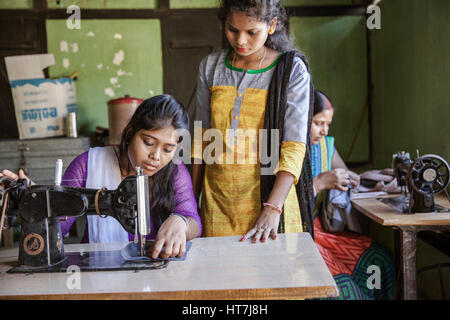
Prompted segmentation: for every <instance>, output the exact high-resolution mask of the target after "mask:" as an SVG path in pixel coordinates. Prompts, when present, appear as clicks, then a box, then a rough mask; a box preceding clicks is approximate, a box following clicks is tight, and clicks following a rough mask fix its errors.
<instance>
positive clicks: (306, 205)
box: [260, 51, 314, 239]
mask: <svg viewBox="0 0 450 320" xmlns="http://www.w3.org/2000/svg"><path fill="white" fill-rule="evenodd" d="M295 56H297V57H299V58H300V59H302V61H303V62H304V64H305V65H306V68H307V70H308V72H309V71H310V70H309V64H308V60H307V59H306V57H305V56H304V55H303V54H302V53H300V52H298V51H289V52H286V53H284V54H283V55H282V57H281V58H280V60H279V61H278V64H277V66H276V68H275V71H274V73H273V76H272V80H271V82H270V86H269V94H268V97H267V104H266V112H265V116H264V129H265V130H267V131H266V132H267V150H268V152H270V151H271V150H272V149H271V144H272V141H271V134H270V132H271V131H270V130H272V129H278V130H280V132H281V134H280V135H279V139H280V141H278V143H279V150H278V152H279V154H280V153H281V143H282V141H283V127H284V117H285V114H286V101H287V91H288V88H289V80H290V76H291V72H292V66H293V62H294V57H295ZM309 96H310V101H309V112H308V134H307V141H306V152H305V158H304V160H303V167H302V172H301V174H300V179H299V181H298V183H297V185H296V186H295V188H296V192H297V198H298V202H299V206H300V214H301V218H302V224H303V231H305V232H309V233H310V234H311V237H312V238H313V239H314V226H313V199H314V193H313V187H312V180H313V179H312V169H311V139H310V136H311V122H312V117H313V110H314V86H313V84H312V80H311V82H310V94H309ZM271 156H272V155H271ZM266 166H267V167H269V166H270V164H269V165H266ZM261 167H264V165H263V164H261ZM275 178H276V176H275V175H261V180H260V181H261V183H260V185H261V187H260V190H261V208H263V205H262V204H263V203H264V202H266V201H267V199H268V198H269V195H270V192H271V191H272V188H273V185H274V183H275ZM284 230H285V226H284V215H283V214H281V217H280V225H279V227H278V232H279V233H284Z"/></svg>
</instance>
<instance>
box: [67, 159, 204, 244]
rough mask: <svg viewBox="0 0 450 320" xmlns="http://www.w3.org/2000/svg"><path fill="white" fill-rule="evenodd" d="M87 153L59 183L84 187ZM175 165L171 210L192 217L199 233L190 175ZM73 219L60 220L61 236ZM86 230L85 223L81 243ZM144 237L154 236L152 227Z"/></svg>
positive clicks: (129, 235)
mask: <svg viewBox="0 0 450 320" xmlns="http://www.w3.org/2000/svg"><path fill="white" fill-rule="evenodd" d="M88 154H89V151H86V152H84V153H82V154H80V155H79V156H77V157H76V158H75V159H74V160H73V161H72V162H71V164H70V165H69V167H68V168H67V170H66V172H65V173H64V176H63V178H62V182H61V185H63V186H69V187H76V188H86V179H87V171H88ZM177 167H178V170H177V172H176V173H175V177H174V189H175V208H174V210H173V213H177V214H180V215H183V216H185V217H192V218H194V219H195V220H196V221H197V223H198V225H199V227H200V234H202V224H201V221H200V216H199V215H198V211H197V203H196V202H195V197H194V192H193V189H192V181H191V176H190V174H189V171H188V169H187V168H186V166H185V165H184V164H183V163H181V164H179V165H178V166H177ZM75 219H76V218H75V217H68V218H67V220H66V221H62V220H61V221H60V225H61V232H62V236H63V237H64V236H65V235H66V234H67V232H69V230H70V228H71V227H72V224H73V222H74V221H75ZM87 230H88V227H87V225H86V231H85V233H84V237H83V240H82V241H81V242H83V243H86V242H89V232H87ZM128 238H129V240H130V241H131V240H133V239H134V235H133V234H130V233H129V234H128ZM146 238H147V239H155V238H156V232H155V230H154V229H153V228H152V232H151V233H150V234H149V235H148V236H147V237H146Z"/></svg>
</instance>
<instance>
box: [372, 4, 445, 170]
mask: <svg viewBox="0 0 450 320" xmlns="http://www.w3.org/2000/svg"><path fill="white" fill-rule="evenodd" d="M380 7H381V30H376V31H375V30H374V31H372V48H373V51H372V61H373V64H372V68H373V70H374V71H373V84H374V97H373V123H374V156H375V163H374V164H375V166H376V167H386V166H389V165H390V162H391V159H392V158H391V156H392V154H393V153H395V152H397V151H401V150H405V151H409V152H410V154H411V156H415V155H416V149H419V151H420V153H421V154H427V153H434V154H438V155H440V156H442V157H444V158H445V159H447V161H450V140H449V137H450V134H449V120H450V90H449V83H450V41H449V33H450V25H449V23H448V17H449V12H450V1H448V0H433V1H421V0H412V1H410V0H395V1H383V2H382V3H381V5H380Z"/></svg>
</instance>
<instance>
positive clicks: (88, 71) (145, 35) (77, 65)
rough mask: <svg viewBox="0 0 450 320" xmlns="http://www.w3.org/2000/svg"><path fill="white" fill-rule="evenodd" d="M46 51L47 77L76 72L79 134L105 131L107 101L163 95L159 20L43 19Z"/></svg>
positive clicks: (106, 125) (106, 124)
mask: <svg viewBox="0 0 450 320" xmlns="http://www.w3.org/2000/svg"><path fill="white" fill-rule="evenodd" d="M47 42H48V52H49V53H53V54H54V55H55V60H56V65H55V66H53V67H50V69H49V70H50V71H49V73H50V76H51V77H61V76H69V75H71V74H72V73H73V72H75V71H77V72H78V76H77V77H78V80H77V81H76V83H75V84H76V90H77V99H78V117H79V123H80V131H82V132H86V131H94V130H95V127H96V126H102V127H108V113H107V102H108V100H111V99H115V98H119V97H123V96H124V95H125V94H129V95H131V96H134V97H138V98H143V99H144V98H147V97H150V96H153V95H156V94H161V93H162V92H163V71H162V51H161V50H162V49H161V27H160V22H159V20H155V19H145V20H140V19H136V20H126V19H124V20H109V19H108V20H81V29H80V30H77V29H73V30H71V29H68V28H67V27H66V21H65V20H47Z"/></svg>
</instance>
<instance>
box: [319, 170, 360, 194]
mask: <svg viewBox="0 0 450 320" xmlns="http://www.w3.org/2000/svg"><path fill="white" fill-rule="evenodd" d="M350 183H351V180H350V176H349V171H347V170H345V169H343V168H336V169H332V170H329V171H326V172H323V173H321V174H319V175H318V176H317V177H316V178H314V187H315V189H316V191H317V192H320V191H321V190H330V189H338V190H341V191H347V190H348V185H349V184H350Z"/></svg>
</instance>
